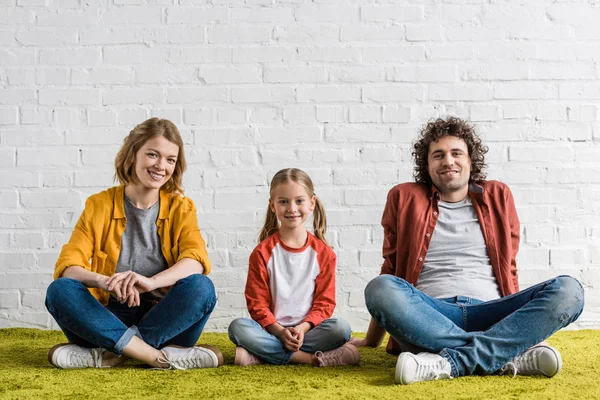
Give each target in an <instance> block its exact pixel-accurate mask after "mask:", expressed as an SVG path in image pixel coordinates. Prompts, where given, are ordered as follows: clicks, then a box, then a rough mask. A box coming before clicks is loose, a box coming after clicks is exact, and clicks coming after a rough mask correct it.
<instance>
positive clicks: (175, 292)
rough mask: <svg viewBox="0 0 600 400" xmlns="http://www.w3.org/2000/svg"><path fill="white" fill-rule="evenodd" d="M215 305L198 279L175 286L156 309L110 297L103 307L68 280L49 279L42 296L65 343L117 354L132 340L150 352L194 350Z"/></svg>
mask: <svg viewBox="0 0 600 400" xmlns="http://www.w3.org/2000/svg"><path fill="white" fill-rule="evenodd" d="M216 301H217V299H216V295H215V288H214V286H213V283H212V282H211V280H210V279H209V278H207V277H206V276H204V275H201V274H194V275H190V276H188V277H187V278H184V279H180V280H179V281H177V282H176V283H175V285H173V287H172V288H171V289H170V290H169V292H168V293H167V294H166V295H165V297H164V298H163V299H162V300H161V301H160V302H159V303H158V304H156V305H154V304H153V303H152V302H142V304H141V305H140V306H138V307H128V306H127V304H121V303H119V302H118V301H115V300H114V299H112V297H111V301H110V302H109V303H108V305H107V306H106V307H105V306H103V305H102V304H101V303H100V302H99V301H98V300H96V298H94V296H92V295H91V294H90V292H89V290H88V289H87V287H85V286H84V285H83V283H81V282H79V281H77V280H75V279H70V278H59V279H57V280H55V281H54V282H52V283H51V284H50V286H49V287H48V290H47V292H46V308H47V309H48V311H49V312H50V314H51V315H52V316H53V317H54V319H55V320H56V322H57V323H58V325H59V326H60V328H61V329H62V331H63V332H64V334H65V336H66V337H67V339H68V340H69V342H70V343H73V344H76V345H79V346H82V347H88V348H91V347H102V348H104V349H106V350H109V351H111V352H113V353H115V354H117V355H121V353H122V352H123V348H124V347H125V346H127V344H128V343H129V341H130V340H131V338H132V337H133V336H138V337H139V338H141V339H142V340H143V341H144V342H146V343H147V344H149V345H150V346H152V347H154V348H155V349H160V348H162V347H164V346H166V345H178V346H183V347H192V346H194V345H195V344H196V342H197V341H198V338H199V337H200V334H201V333H202V329H204V325H205V324H206V321H207V320H208V317H209V316H210V313H211V312H212V310H213V308H214V307H215V303H216Z"/></svg>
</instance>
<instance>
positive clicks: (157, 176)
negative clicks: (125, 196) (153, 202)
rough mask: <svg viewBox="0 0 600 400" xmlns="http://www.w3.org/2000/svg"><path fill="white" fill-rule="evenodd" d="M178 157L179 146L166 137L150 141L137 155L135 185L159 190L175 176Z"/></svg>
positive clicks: (158, 137)
mask: <svg viewBox="0 0 600 400" xmlns="http://www.w3.org/2000/svg"><path fill="white" fill-rule="evenodd" d="M178 155H179V146H177V145H176V144H175V143H173V142H170V141H169V140H167V139H166V138H165V137H164V136H155V137H153V138H151V139H149V140H148V141H147V142H146V143H144V145H143V146H142V147H141V148H140V149H139V150H138V151H137V153H136V154H135V163H134V176H135V178H134V182H135V184H136V185H142V186H144V187H145V188H146V189H156V190H159V189H160V188H161V187H162V186H163V185H164V184H165V183H167V182H168V181H169V179H170V178H171V176H172V175H173V171H174V170H175V165H176V164H177V156H178Z"/></svg>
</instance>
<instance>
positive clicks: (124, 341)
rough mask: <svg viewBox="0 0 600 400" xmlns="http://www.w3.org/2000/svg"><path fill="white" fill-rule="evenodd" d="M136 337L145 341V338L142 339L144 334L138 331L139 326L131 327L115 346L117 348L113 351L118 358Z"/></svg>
mask: <svg viewBox="0 0 600 400" xmlns="http://www.w3.org/2000/svg"><path fill="white" fill-rule="evenodd" d="M134 336H137V337H139V338H140V339H142V340H144V338H142V334H141V333H140V331H139V330H138V328H137V326H135V325H131V326H130V327H129V328H127V330H126V331H125V333H124V334H123V336H121V338H120V339H119V341H118V342H117V344H115V348H114V349H113V350H114V353H115V354H116V355H118V356H120V355H121V354H123V349H124V348H125V346H127V345H128V344H129V342H130V341H131V338H132V337H134Z"/></svg>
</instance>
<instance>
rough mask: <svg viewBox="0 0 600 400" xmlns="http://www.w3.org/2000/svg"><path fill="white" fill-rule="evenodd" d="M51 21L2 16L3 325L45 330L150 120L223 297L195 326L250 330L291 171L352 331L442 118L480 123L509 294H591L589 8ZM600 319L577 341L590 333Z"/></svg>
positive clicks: (369, 5)
mask: <svg viewBox="0 0 600 400" xmlns="http://www.w3.org/2000/svg"><path fill="white" fill-rule="evenodd" d="M63 3H64V2H60V1H59V2H43V1H42V2H39V1H18V2H16V1H4V2H2V7H1V8H2V10H1V12H0V203H1V205H2V207H1V208H0V310H2V313H3V315H7V317H6V318H3V319H2V322H1V324H0V326H1V327H4V326H36V327H43V328H56V324H55V323H54V322H53V321H52V319H51V318H50V317H49V316H48V314H47V313H46V311H45V308H44V305H43V300H44V292H45V288H46V286H47V284H48V283H49V282H50V280H51V272H52V269H53V264H54V261H55V260H56V256H57V253H58V252H59V251H60V246H61V245H62V243H63V242H64V241H65V240H66V239H67V238H68V236H69V233H70V231H71V229H72V227H73V225H74V223H75V221H76V220H77V218H78V216H79V214H80V212H81V210H82V208H83V205H84V201H85V198H86V197H87V196H89V195H90V194H92V193H95V192H97V191H99V190H101V189H104V188H106V187H108V186H111V185H112V184H113V183H112V179H111V178H112V168H113V167H112V163H113V159H114V156H115V154H116V152H117V150H118V147H119V145H120V143H121V142H122V140H123V137H124V136H125V135H126V134H127V133H128V132H129V131H130V130H131V129H132V128H133V126H135V125H136V124H137V123H139V122H141V121H143V120H145V119H146V118H148V117H150V116H159V117H165V118H169V119H172V120H173V121H174V122H175V123H176V124H177V125H178V126H179V128H180V130H181V132H182V134H183V137H184V141H185V143H186V153H187V154H186V155H187V159H188V163H189V165H188V171H187V173H186V176H185V179H184V181H185V186H186V190H187V194H188V195H189V196H190V197H191V198H192V199H193V200H194V201H195V202H196V205H197V208H198V220H199V224H200V227H201V229H202V232H203V235H204V238H205V239H206V241H207V243H208V247H209V253H210V255H211V258H212V260H213V263H214V266H213V271H214V272H213V274H212V275H211V276H212V277H213V280H214V282H215V284H216V287H217V291H218V293H219V303H218V305H217V307H216V309H215V311H214V313H213V316H212V318H211V320H209V322H208V325H207V329H209V330H216V331H223V330H224V329H226V327H227V324H228V322H229V321H230V320H231V319H232V318H233V317H235V316H244V315H246V310H245V303H244V299H243V294H242V293H243V288H244V283H245V275H246V268H247V259H248V255H249V253H250V251H251V250H252V248H253V246H254V245H255V241H256V235H257V233H258V230H259V228H260V224H261V222H262V220H263V218H264V212H265V209H266V207H267V196H268V187H267V185H268V181H269V179H270V178H271V177H272V176H273V174H274V173H275V172H276V171H277V170H279V169H281V168H284V167H290V166H295V167H300V168H303V169H305V170H306V171H307V172H308V173H309V174H310V175H311V176H312V177H313V179H314V182H315V185H316V192H317V194H318V195H319V196H320V197H321V199H322V200H323V202H324V203H325V207H326V210H327V212H328V221H329V224H330V225H329V232H328V237H329V238H330V240H331V243H332V245H333V246H334V248H335V251H336V252H337V254H338V260H339V265H338V282H337V292H338V299H337V300H338V307H337V310H336V313H337V315H340V316H343V317H345V318H347V319H348V320H349V321H350V322H351V324H352V326H353V329H354V330H356V331H364V330H366V328H367V325H368V319H369V316H368V313H367V311H366V308H365V306H364V296H363V289H364V287H365V285H366V283H367V282H368V281H369V280H370V279H372V278H373V277H375V276H376V275H377V273H378V271H379V266H380V264H381V250H380V249H381V244H382V237H383V236H382V229H381V227H380V225H379V221H380V218H381V213H382V210H383V206H384V203H385V196H386V193H387V191H388V190H389V188H390V187H392V186H393V185H394V184H395V183H397V182H401V181H405V180H409V179H411V178H410V177H411V170H412V161H411V156H410V144H411V141H412V140H413V139H414V138H415V136H416V134H417V132H418V131H419V128H420V126H422V125H423V124H424V123H426V122H427V121H428V120H429V119H430V118H435V117H440V116H446V115H449V114H451V115H458V116H460V117H463V118H466V119H468V120H469V121H471V122H472V123H474V124H475V126H476V129H477V130H478V131H479V132H480V133H481V134H482V137H483V139H484V140H485V141H486V143H487V144H488V145H489V147H490V152H489V153H488V158H487V160H488V163H489V165H490V167H489V170H488V172H489V174H488V176H489V178H490V179H499V180H502V181H504V182H506V183H507V184H509V185H510V187H511V188H512V190H513V192H514V197H515V200H516V204H517V208H518V211H519V213H520V217H521V221H522V240H521V252H520V254H519V259H518V261H519V269H520V270H521V275H520V277H521V278H520V279H521V284H522V286H523V287H525V286H528V285H531V284H534V283H537V282H539V281H541V280H543V279H546V278H548V277H551V276H554V275H556V274H558V273H563V272H566V273H570V274H571V275H573V276H575V277H577V278H579V279H581V280H582V283H583V284H584V287H585V290H586V296H587V297H588V298H597V297H599V296H600V280H599V279H598V277H599V276H600V274H599V273H598V271H599V270H600V228H599V227H600V217H599V216H598V210H600V167H599V166H598V160H599V159H600V123H599V119H598V107H599V106H600V72H599V71H600V70H599V69H598V62H600V45H599V44H598V41H597V38H598V35H599V33H600V30H599V28H598V25H597V20H598V17H600V6H598V5H597V4H595V2H568V1H554V2H551V1H533V2H527V1H517V0H503V1H494V0H492V1H480V0H479V1H476V0H457V1H452V2H443V4H442V3H441V2H434V1H430V0H416V1H413V2H395V1H391V0H378V1H375V0H356V1H351V2H341V1H333V2H327V1H324V0H319V1H311V0H293V1H289V0H285V1H283V0H273V1H241V0H235V1H231V0H230V1H222V0H219V1H180V2H177V1H148V2H147V1H136V2H107V1H103V2H76V1H68V2H66V3H65V4H63ZM397 3H401V4H397ZM41 5H44V6H41ZM65 5H68V6H67V7H65ZM598 304H599V303H598V302H595V303H594V302H588V303H587V305H586V309H585V310H584V313H583V314H582V316H581V317H580V319H579V321H578V322H577V323H576V324H575V326H576V327H580V328H584V327H595V328H600V319H599V318H600V317H599V315H600V308H599V306H598Z"/></svg>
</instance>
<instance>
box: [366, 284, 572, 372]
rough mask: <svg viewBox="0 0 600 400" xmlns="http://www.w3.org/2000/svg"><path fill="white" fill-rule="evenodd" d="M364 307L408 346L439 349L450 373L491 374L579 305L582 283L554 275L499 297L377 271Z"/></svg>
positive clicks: (569, 318)
mask: <svg viewBox="0 0 600 400" xmlns="http://www.w3.org/2000/svg"><path fill="white" fill-rule="evenodd" d="M365 300H366V304H367V309H368V310H369V313H370V314H371V316H372V317H373V318H374V319H375V321H377V323H378V324H379V325H380V326H381V327H382V328H384V329H385V330H386V331H387V332H388V333H389V334H390V335H391V336H392V337H393V338H394V339H396V341H398V343H400V344H401V345H402V346H403V347H404V345H406V344H408V346H407V347H408V349H409V351H412V352H417V351H425V352H434V353H439V354H440V355H441V356H443V357H445V358H446V359H447V360H448V361H449V362H450V364H451V366H452V376H462V375H472V374H475V373H476V374H492V373H494V372H496V371H498V370H499V369H500V368H501V367H502V366H503V365H504V364H506V363H507V362H508V361H510V360H511V359H512V358H513V357H515V356H517V355H519V354H521V353H522V352H523V351H525V350H527V349H528V348H529V347H531V346H534V345H536V344H538V343H540V342H542V341H543V340H545V339H546V338H548V337H549V336H550V335H552V334H553V333H554V332H556V331H558V330H559V329H561V328H563V327H565V326H567V325H569V324H570V323H571V322H573V321H575V320H576V319H577V318H578V317H579V315H580V314H581V312H582V310H583V288H582V287H581V284H580V283H579V282H578V281H577V280H576V279H574V278H572V277H570V276H558V277H556V278H553V279H550V280H547V281H545V282H542V283H539V284H537V285H534V286H531V287H529V288H527V289H525V290H522V291H520V292H518V293H515V294H512V295H509V296H506V297H502V298H500V299H497V300H492V301H487V302H482V301H480V300H476V299H472V298H468V297H463V296H457V297H453V298H449V299H435V298H433V297H430V296H428V295H426V294H425V293H423V292H421V291H419V290H417V289H416V288H415V287H414V286H413V285H411V284H409V283H408V282H406V281H405V280H404V279H402V278H398V277H396V276H393V275H380V276H378V277H377V278H375V279H373V280H372V281H371V282H369V284H368V285H367V287H366V289H365Z"/></svg>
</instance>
